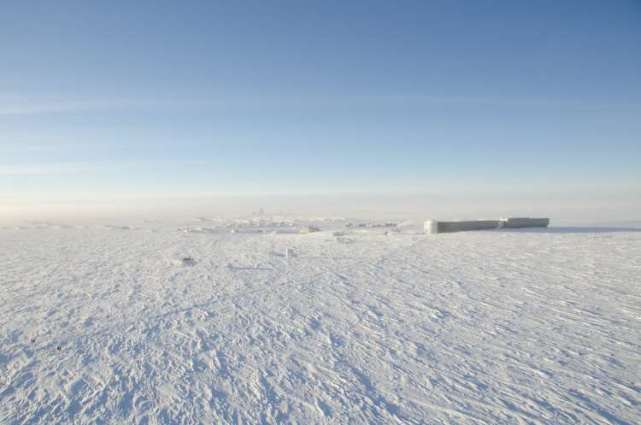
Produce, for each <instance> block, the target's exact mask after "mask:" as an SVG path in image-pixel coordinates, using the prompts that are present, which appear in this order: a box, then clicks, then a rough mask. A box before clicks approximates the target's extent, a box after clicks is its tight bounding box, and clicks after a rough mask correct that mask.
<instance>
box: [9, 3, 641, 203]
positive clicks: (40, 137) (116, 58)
mask: <svg viewBox="0 0 641 425" xmlns="http://www.w3.org/2000/svg"><path fill="white" fill-rule="evenodd" d="M0 52H1V55H0V61H1V62H0V201H3V200H4V202H5V203H6V202H18V201H20V202H27V201H28V200H38V199H54V198H55V199H79V198H83V197H84V198H91V197H93V198H100V197H103V196H104V197H107V196H111V195H113V194H123V193H124V194H129V195H132V194H133V195H135V194H141V195H150V194H172V193H186V192H189V193H225V194H237V193H288V194H307V193H338V192H362V193H436V194H438V193H439V192H441V191H446V190H447V191H458V192H459V193H460V194H461V196H464V195H465V193H467V192H472V191H474V192H476V193H484V192H488V193H489V192H491V193H492V194H493V196H500V195H501V194H502V193H504V194H505V196H506V198H507V197H509V196H512V195H510V194H514V193H515V192H522V193H531V194H532V200H533V201H532V202H535V201H534V199H539V198H540V196H541V194H546V193H554V194H555V196H563V194H567V195H568V196H571V195H572V194H576V193H584V194H590V193H594V194H595V196H597V195H598V196H600V197H601V198H602V199H606V198H608V197H609V196H620V197H623V196H630V194H632V196H639V195H640V194H641V187H640V186H641V183H640V182H641V166H639V164H641V140H640V135H641V3H640V2H638V1H635V0H629V1H611V2H604V1H590V0H582V1H530V2H526V1H477V0H474V1H472V0H470V1H462V0H459V1H455V0H442V1H416V2H414V1H398V2H391V1H367V2H344V1H306V2H300V1H258V2H250V1H243V2H237V1H225V2H215V1H202V2H195V1H191V2H190V1H185V2H175V1H153V2H151V1H149V2H145V1H138V2H130V1H122V2H121V1H111V2H100V3H99V2H87V1H59V2H50V1H41V2H33V1H23V2H11V3H10V4H7V5H4V6H3V10H2V13H0ZM537 197H539V198H537Z"/></svg>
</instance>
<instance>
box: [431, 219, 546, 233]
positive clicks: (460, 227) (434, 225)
mask: <svg viewBox="0 0 641 425" xmlns="http://www.w3.org/2000/svg"><path fill="white" fill-rule="evenodd" d="M549 224H550V219H549V218H529V217H509V218H502V219H500V220H466V221H438V220H428V221H426V222H425V225H424V230H425V233H452V232H467V231H472V230H493V229H502V228H509V229H518V228H524V227H547V226H548V225H549Z"/></svg>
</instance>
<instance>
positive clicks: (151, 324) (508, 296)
mask: <svg viewBox="0 0 641 425" xmlns="http://www.w3.org/2000/svg"><path fill="white" fill-rule="evenodd" d="M327 223H330V222H326V223H324V224H322V225H319V224H318V222H317V221H313V222H310V223H307V224H306V225H315V226H318V227H320V228H321V229H323V231H321V232H317V233H311V234H298V233H296V232H289V233H288V232H285V233H279V232H278V231H273V230H274V229H289V228H292V227H295V226H296V225H298V224H297V223H289V222H282V223H280V224H276V222H269V223H266V224H265V223H262V224H261V223H245V224H243V226H244V227H243V229H251V230H252V231H247V232H242V231H239V232H235V233H231V232H230V231H229V229H233V228H237V227H238V223H236V224H235V225H231V224H230V223H226V222H215V221H208V220H200V221H198V222H197V223H181V224H180V225H171V226H170V225H160V224H157V223H147V224H141V223H130V224H121V223H119V224H118V225H112V226H105V225H100V226H97V225H92V226H60V225H55V224H51V223H49V224H48V223H44V224H38V225H34V224H32V225H23V226H19V227H16V226H12V227H8V226H7V227H5V228H2V229H0V290H1V296H0V297H1V302H0V423H2V424H32V423H42V424H52V423H127V424H133V423H161V424H172V423H241V422H245V423H283V422H285V423H290V422H297V423H332V424H335V423H348V422H349V423H398V424H401V423H404V424H419V423H474V424H476V423H487V424H512V423H531V424H541V423H560V424H562V423H567V424H574V423H611V424H634V423H640V422H641V408H640V406H641V370H640V367H641V366H640V365H641V289H640V285H641V233H639V232H634V231H632V230H631V229H630V230H627V231H618V232H615V231H609V230H604V231H590V230H589V229H588V230H585V229H584V230H585V231H572V230H570V231H558V230H557V231H555V229H554V228H552V229H549V230H546V229H542V230H541V231H536V232H535V231H528V232H518V231H498V232H485V233H484V232H471V233H456V234H446V235H442V236H441V237H438V238H433V237H432V238H430V237H429V236H427V235H422V234H419V233H420V232H412V231H403V230H399V231H397V232H387V231H384V229H381V230H379V229H377V228H376V227H375V226H369V227H366V228H363V229H361V228H359V229H352V228H346V227H345V226H344V223H343V224H342V225H341V224H340V223H338V222H333V221H332V222H331V225H328V224H327ZM261 226H263V227H266V228H268V229H269V231H264V232H263V231H254V230H256V229H260V228H261ZM405 228H411V226H400V227H399V229H405ZM204 229H207V230H204ZM419 230H420V229H419ZM575 230H576V229H575ZM293 253H295V254H296V255H293ZM185 258H190V259H191V261H188V263H189V267H185V265H184V261H183V260H184V259H185Z"/></svg>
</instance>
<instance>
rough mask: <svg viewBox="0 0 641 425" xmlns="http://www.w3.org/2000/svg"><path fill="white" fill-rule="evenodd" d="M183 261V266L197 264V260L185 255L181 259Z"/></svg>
mask: <svg viewBox="0 0 641 425" xmlns="http://www.w3.org/2000/svg"><path fill="white" fill-rule="evenodd" d="M181 261H182V263H183V266H195V265H196V260H194V259H193V258H191V257H183V259H182V260H181Z"/></svg>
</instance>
